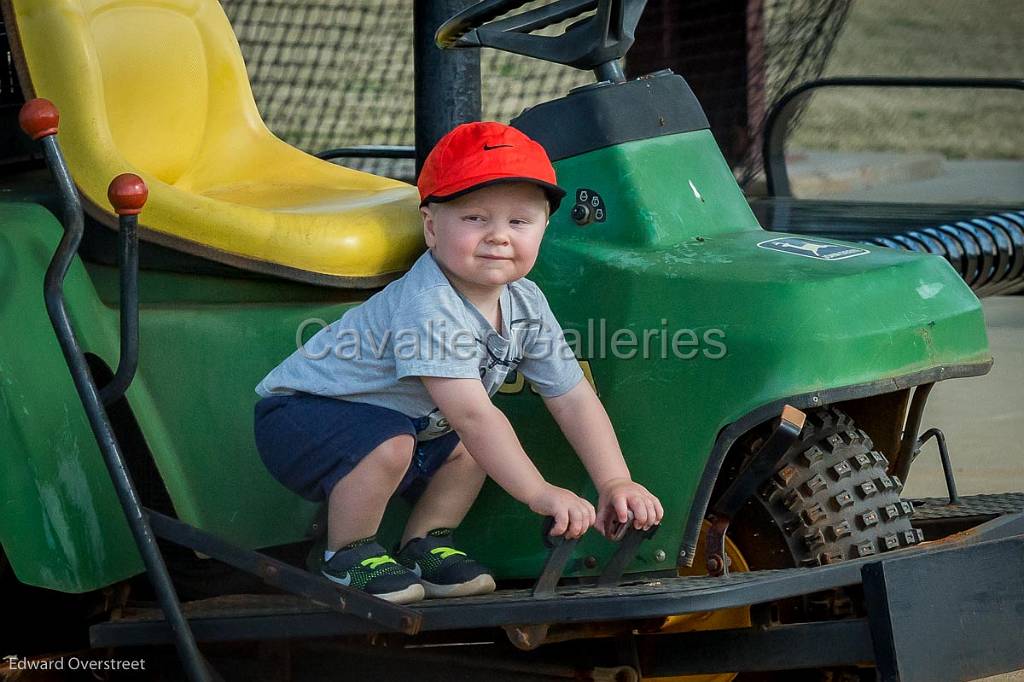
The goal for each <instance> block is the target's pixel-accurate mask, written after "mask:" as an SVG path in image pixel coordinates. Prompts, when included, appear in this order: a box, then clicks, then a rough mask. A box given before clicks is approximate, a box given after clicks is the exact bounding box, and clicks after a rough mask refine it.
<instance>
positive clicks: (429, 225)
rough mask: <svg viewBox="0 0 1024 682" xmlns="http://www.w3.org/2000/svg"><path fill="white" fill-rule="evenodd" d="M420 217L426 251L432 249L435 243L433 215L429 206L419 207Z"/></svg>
mask: <svg viewBox="0 0 1024 682" xmlns="http://www.w3.org/2000/svg"><path fill="white" fill-rule="evenodd" d="M420 217H421V218H423V241H425V242H426V243H427V248H428V249H432V248H434V244H436V243H437V235H436V234H434V214H433V212H431V210H430V205H429V204H427V205H426V206H420Z"/></svg>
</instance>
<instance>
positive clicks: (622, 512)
mask: <svg viewBox="0 0 1024 682" xmlns="http://www.w3.org/2000/svg"><path fill="white" fill-rule="evenodd" d="M598 495H599V497H598V500H597V509H598V513H597V522H596V523H595V524H594V527H595V528H597V531H598V532H599V533H601V535H603V536H605V537H607V538H610V537H611V536H612V531H613V530H614V528H613V526H614V525H615V523H614V522H615V521H618V522H619V523H620V524H621V523H626V520H627V519H628V518H629V517H628V513H629V512H630V511H632V512H633V527H634V528H638V529H643V530H647V529H649V528H650V527H651V526H656V525H658V524H659V523H661V517H662V516H664V515H665V510H664V509H663V508H662V506H661V501H659V500H658V498H657V497H655V496H654V495H652V494H651V492H650V491H649V490H647V488H645V487H643V486H642V485H640V484H639V483H634V482H633V481H631V480H630V479H628V478H613V479H612V480H610V481H608V482H607V483H605V484H604V486H602V488H601V490H599V491H598Z"/></svg>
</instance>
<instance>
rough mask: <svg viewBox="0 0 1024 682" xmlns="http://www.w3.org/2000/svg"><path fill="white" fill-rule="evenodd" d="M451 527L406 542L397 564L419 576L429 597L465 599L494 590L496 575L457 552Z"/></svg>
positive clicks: (436, 529) (435, 530)
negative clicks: (452, 538)
mask: <svg viewBox="0 0 1024 682" xmlns="http://www.w3.org/2000/svg"><path fill="white" fill-rule="evenodd" d="M451 535H452V529H451V528H435V529H434V530H432V531H430V532H429V533H427V536H426V537H424V538H415V539H412V540H410V541H409V542H407V543H406V545H405V547H403V548H402V550H401V551H400V552H399V553H398V555H397V558H398V561H399V562H401V564H402V565H403V566H406V567H407V568H409V569H410V570H411V571H412V572H413V573H414V574H415V575H417V576H419V578H420V581H421V582H422V583H423V588H424V589H425V590H426V593H427V597H466V596H469V595H472V594H488V593H490V592H493V591H494V576H492V575H491V572H490V571H489V570H487V568H485V567H484V566H483V565H481V564H479V563H477V562H476V561H474V560H473V559H470V558H469V557H468V556H466V553H465V552H462V551H460V550H457V549H455V548H454V547H452V544H451Z"/></svg>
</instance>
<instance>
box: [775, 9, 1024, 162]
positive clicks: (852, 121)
mask: <svg viewBox="0 0 1024 682" xmlns="http://www.w3.org/2000/svg"><path fill="white" fill-rule="evenodd" d="M1022 54H1024V12H1022V11H1021V3H1020V0H977V1H975V2H964V1H963V0H904V1H902V2H891V1H886V0H857V1H856V2H855V3H854V4H853V7H852V9H851V11H850V15H849V17H848V19H847V22H846V26H845V27H844V29H843V31H842V33H841V34H840V36H839V38H838V40H837V43H836V46H835V50H834V52H833V53H832V56H831V58H830V59H829V63H828V65H827V66H826V69H825V73H824V74H823V75H825V76H869V75H870V76H933V77H934V76H972V77H999V78H1024V61H1022V57H1021V55H1022ZM1022 109H1024V92H1020V91H1016V92H1015V91H1004V92H997V91H991V90H946V89H943V90H926V89H908V90H903V89H900V90H893V89H881V88H878V89H861V88H858V89H846V90H835V91H825V92H822V93H819V94H817V95H815V96H814V97H813V99H812V101H811V104H810V106H808V108H807V110H806V111H805V112H804V115H803V117H802V118H801V120H800V122H799V124H798V127H797V129H796V130H795V131H794V133H793V136H792V138H791V146H792V147H800V148H809V149H828V150H843V151H900V152H919V151H928V152H939V153H942V154H944V155H946V156H947V157H948V158H953V159H963V158H967V159H1020V158H1024V139H1022V136H1021V123H1020V121H1021V111H1022Z"/></svg>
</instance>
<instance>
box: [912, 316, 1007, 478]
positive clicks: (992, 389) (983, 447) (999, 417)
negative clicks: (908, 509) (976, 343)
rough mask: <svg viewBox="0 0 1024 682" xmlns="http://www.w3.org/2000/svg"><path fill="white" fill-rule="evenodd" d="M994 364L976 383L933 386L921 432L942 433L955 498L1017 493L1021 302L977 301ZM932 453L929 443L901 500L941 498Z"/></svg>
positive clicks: (938, 468) (935, 456) (956, 381)
mask: <svg viewBox="0 0 1024 682" xmlns="http://www.w3.org/2000/svg"><path fill="white" fill-rule="evenodd" d="M982 306H983V308H984V310H985V326H986V329H987V330H988V337H989V347H990V348H991V351H992V357H993V360H994V364H993V366H992V371H991V372H989V373H988V374H987V375H985V376H982V377H970V378H966V379H950V380H948V381H942V382H939V383H938V384H936V385H935V388H934V389H933V390H932V393H931V395H930V396H929V399H928V404H927V407H926V409H925V416H924V421H923V423H922V430H924V429H926V428H930V427H932V426H937V427H939V428H941V429H942V430H943V432H944V433H945V434H946V441H947V443H948V445H949V454H950V459H951V460H952V463H953V469H954V472H955V478H956V482H957V487H958V488H959V491H960V492H961V493H962V494H967V495H972V494H979V493H1001V492H1010V491H1019V490H1024V296H994V297H992V298H986V299H983V300H982ZM945 489H946V488H945V483H944V479H943V477H942V468H941V466H940V464H939V455H938V448H937V447H936V445H935V441H934V440H932V441H930V442H929V443H928V444H927V445H926V446H925V447H924V448H923V449H922V450H921V455H920V456H919V457H918V459H917V461H916V462H915V463H914V466H913V468H911V470H910V476H909V477H908V480H907V487H906V488H905V489H904V496H905V497H927V496H936V495H942V494H944V493H945Z"/></svg>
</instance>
